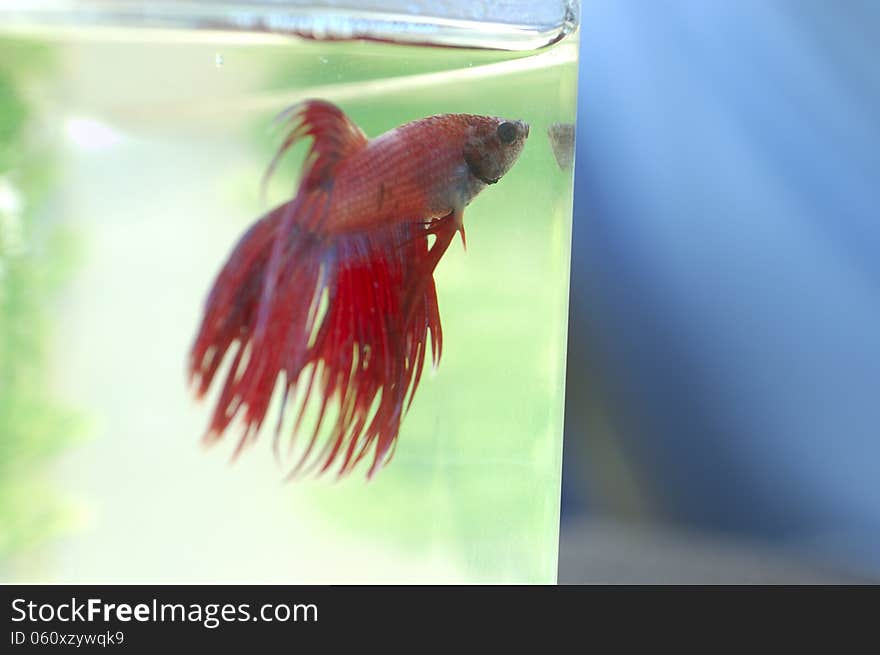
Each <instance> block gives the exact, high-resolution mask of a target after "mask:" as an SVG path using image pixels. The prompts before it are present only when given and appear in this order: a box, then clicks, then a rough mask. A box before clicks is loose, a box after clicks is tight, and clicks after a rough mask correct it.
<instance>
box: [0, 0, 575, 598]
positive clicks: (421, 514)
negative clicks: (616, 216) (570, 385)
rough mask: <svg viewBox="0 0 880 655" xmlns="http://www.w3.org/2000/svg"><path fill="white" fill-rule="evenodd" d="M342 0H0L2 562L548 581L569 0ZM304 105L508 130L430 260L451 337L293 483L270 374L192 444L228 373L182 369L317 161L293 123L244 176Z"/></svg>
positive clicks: (558, 385) (85, 568) (76, 576)
mask: <svg viewBox="0 0 880 655" xmlns="http://www.w3.org/2000/svg"><path fill="white" fill-rule="evenodd" d="M344 4H345V3H340V2H328V3H325V4H323V5H322V4H321V3H316V2H312V3H300V2H280V1H278V2H262V3H247V2H236V3H222V2H220V3H218V2H170V1H167V2H151V3H148V2H125V1H120V2H66V3H65V2H52V3H41V2H0V452H2V457H0V580H3V581H7V582H9V581H34V582H129V583H138V582H139V583H162V582H253V583H341V582H351V583H358V582H388V583H392V582H397V583H400V582H403V583H407V582H413V583H422V582H441V583H445V582H503V583H507V582H542V583H548V582H555V579H556V562H557V542H558V529H559V505H560V476H561V455H562V413H563V397H564V374H565V370H564V366H565V348H566V327H567V311H568V276H569V248H570V227H571V201H572V153H573V124H574V121H575V100H576V82H577V79H576V78H577V53H578V44H577V39H578V30H577V7H576V6H575V5H573V4H572V3H570V2H558V3H553V2H550V3H539V2H534V3H529V2H520V3H517V2H505V3H497V5H499V7H497V9H496V10H495V14H496V15H493V9H492V7H489V8H488V9H487V8H486V6H484V5H492V3H425V6H426V7H427V9H423V8H421V7H420V6H419V4H420V3H412V2H407V3H403V2H399V3H395V2H378V1H377V2H372V3H370V2H366V3H360V4H359V3H350V4H352V5H355V4H358V5H359V8H358V9H357V10H356V11H352V10H348V9H346V8H345V7H344V6H343V5H344ZM472 4H475V5H479V7H477V8H474V7H472V6H471V5H472ZM464 7H467V8H464ZM306 99H320V100H323V101H327V102H329V103H333V104H334V105H336V106H338V107H339V108H340V109H341V110H342V112H344V114H345V115H346V116H348V118H349V119H350V121H351V122H352V123H353V124H355V125H357V126H359V127H360V128H361V129H362V130H363V132H364V133H365V135H366V137H368V138H370V139H372V138H374V137H377V136H379V135H381V134H383V133H385V132H387V131H388V130H391V129H392V128H395V127H397V126H400V125H402V124H404V123H408V122H410V121H414V120H417V119H421V118H424V117H427V116H433V115H438V114H458V113H462V114H473V115H479V116H490V117H502V118H503V119H504V120H506V121H523V122H524V123H527V124H528V125H529V128H528V132H527V135H528V138H527V139H526V141H525V146H524V148H523V150H522V152H521V154H520V156H519V158H518V160H517V161H516V162H515V163H514V164H513V165H512V167H510V170H509V171H507V172H506V174H504V175H503V177H502V178H501V179H500V180H498V181H497V184H491V185H489V184H486V185H485V188H483V189H482V191H481V192H480V193H479V195H478V196H476V197H475V198H474V199H473V201H472V202H470V204H468V205H467V206H466V207H465V208H464V212H463V220H464V226H465V227H466V229H467V247H466V249H465V248H464V247H463V246H462V240H461V239H460V238H458V235H457V234H456V238H455V239H454V240H453V241H452V243H451V244H450V245H449V247H448V250H447V251H446V252H445V254H444V255H443V256H442V258H441V259H440V260H439V263H437V265H436V269H435V270H434V274H433V280H434V284H435V287H436V296H437V304H438V308H439V317H440V320H441V321H442V331H443V332H442V334H443V345H442V358H441V359H440V361H439V363H438V364H437V365H436V366H433V365H432V362H431V352H430V344H429V345H428V357H427V360H426V362H425V365H424V371H423V373H422V376H421V382H420V384H419V386H418V389H417V391H416V392H415V393H414V394H413V395H412V403H411V405H410V407H409V409H408V411H407V412H406V414H405V416H404V417H403V419H402V422H401V424H400V430H399V435H397V440H396V445H395V447H394V451H393V457H392V458H391V459H390V460H389V461H388V462H387V463H386V465H384V466H382V467H380V468H378V470H376V471H375V473H374V474H373V475H371V476H368V473H369V471H370V463H371V457H369V456H368V457H366V458H365V459H364V461H362V462H360V463H359V464H358V465H357V466H355V467H354V468H353V470H351V471H350V472H348V473H347V474H346V475H343V476H339V475H336V474H335V473H334V471H333V470H329V471H327V472H326V473H324V474H323V475H301V476H298V477H296V478H295V479H288V476H286V475H285V473H286V469H285V466H284V462H283V457H281V458H280V460H282V461H280V460H279V457H278V453H277V449H276V448H273V434H272V433H273V431H274V423H275V421H276V419H275V417H276V416H277V415H278V412H279V408H280V407H281V405H282V403H283V399H282V397H281V387H282V386H283V385H282V382H281V380H280V379H279V382H278V388H277V389H275V392H276V393H275V395H274V396H273V400H272V404H271V407H270V408H269V414H268V416H267V417H266V420H265V422H264V425H263V426H262V430H261V431H260V432H259V433H258V434H257V435H255V436H254V438H252V439H249V440H248V442H247V443H246V444H245V447H244V448H242V449H241V452H240V453H238V456H235V455H236V452H237V450H238V446H239V445H240V442H239V436H240V434H241V431H240V430H238V432H236V430H237V426H236V424H235V423H234V422H233V424H232V425H231V426H230V427H229V428H228V430H227V431H226V433H225V434H224V436H223V437H222V438H221V439H219V440H217V443H215V444H213V445H211V446H210V447H206V446H205V445H204V442H203V440H202V436H203V435H204V434H205V430H206V427H207V426H208V424H209V422H210V419H211V415H212V412H213V409H214V406H215V404H216V402H217V396H218V393H219V392H220V388H219V385H218V384H215V385H214V386H213V387H211V389H210V390H209V392H208V394H207V397H206V398H204V399H202V400H197V399H196V397H195V395H194V393H193V388H192V385H191V384H190V380H189V374H188V366H189V357H190V349H191V347H192V346H193V340H194V338H195V335H196V333H197V331H198V329H199V325H200V321H201V319H202V315H203V311H204V310H205V307H206V299H207V298H208V293H209V291H210V290H211V287H212V284H213V283H214V280H215V278H216V276H217V275H218V272H219V271H220V270H221V268H222V267H223V265H224V262H226V261H227V259H228V257H229V255H230V252H231V251H232V249H233V248H234V247H235V244H236V243H237V242H238V240H239V239H240V238H241V237H242V234H244V233H245V232H246V231H247V230H248V229H249V228H250V226H251V225H253V224H254V222H255V221H256V220H257V219H258V218H259V217H260V216H261V215H264V214H266V212H267V211H270V210H271V209H272V208H273V207H275V206H277V205H279V204H283V203H287V202H289V201H291V200H292V198H294V197H295V196H296V195H297V193H298V189H300V188H301V187H300V180H301V179H303V178H304V176H305V175H306V174H307V173H308V170H307V169H304V167H303V162H304V161H306V153H307V149H308V147H309V141H308V139H305V140H304V141H303V142H302V143H299V144H297V145H296V146H295V147H294V148H292V149H291V150H290V151H289V152H288V153H286V154H285V155H284V157H283V158H282V159H281V163H280V164H279V166H278V168H277V170H276V171H275V173H274V175H273V176H272V178H271V180H270V181H269V183H268V184H267V186H266V188H265V189H261V181H262V179H263V175H264V172H265V171H266V169H267V166H268V165H269V163H270V161H271V160H272V158H273V156H274V155H275V153H276V151H277V150H278V147H279V144H280V143H281V142H283V140H284V138H285V137H286V136H287V134H288V132H287V128H288V124H287V123H285V122H284V120H282V121H281V122H279V121H278V120H276V117H277V116H278V115H279V113H280V112H282V111H283V110H284V109H285V108H287V107H290V106H292V105H296V103H299V102H302V101H304V100H306ZM499 134H500V131H499ZM436 147H437V149H438V152H439V151H440V150H442V149H443V147H444V144H443V143H438V144H436ZM309 161H311V160H309ZM309 165H310V164H309V163H307V164H306V166H309ZM381 166H382V162H381V161H378V160H377V162H376V167H377V170H378V169H381ZM468 166H470V164H468ZM395 181H396V180H395V179H391V180H389V184H393V183H394V182H395ZM489 181H490V182H494V180H489ZM340 186H341V185H340ZM412 218H413V219H428V218H430V217H429V216H414V217H412ZM327 238H328V239H330V237H327ZM425 238H426V239H427V241H428V243H431V242H433V241H434V239H435V237H433V236H432V237H425ZM436 238H438V239H439V237H436ZM331 302H332V300H331ZM325 311H326V308H325ZM312 338H314V337H312ZM407 361H408V362H409V360H407ZM409 363H411V362H409ZM224 366H227V367H228V366H230V364H229V362H228V361H226V362H224ZM298 386H299V387H301V386H302V384H299V385H298ZM386 386H387V385H386ZM294 391H296V390H294ZM300 391H301V389H300ZM386 392H387V391H386ZM338 401H339V398H338V397H336V396H333V397H331V398H329V399H328V402H329V404H330V405H331V406H332V405H333V404H334V403H338ZM314 420H315V417H314V415H313V412H311V413H310V412H306V416H305V419H304V422H305V423H308V422H309V421H314ZM307 429H308V428H304V427H303V426H298V427H296V428H292V427H290V426H289V425H287V424H285V425H284V426H283V427H282V430H281V437H280V444H281V450H282V451H283V450H284V448H285V444H286V443H287V442H288V440H289V439H290V435H291V434H293V433H296V432H297V431H303V430H307ZM252 436H253V435H252ZM321 438H327V437H326V436H323V437H321ZM319 446H320V444H319Z"/></svg>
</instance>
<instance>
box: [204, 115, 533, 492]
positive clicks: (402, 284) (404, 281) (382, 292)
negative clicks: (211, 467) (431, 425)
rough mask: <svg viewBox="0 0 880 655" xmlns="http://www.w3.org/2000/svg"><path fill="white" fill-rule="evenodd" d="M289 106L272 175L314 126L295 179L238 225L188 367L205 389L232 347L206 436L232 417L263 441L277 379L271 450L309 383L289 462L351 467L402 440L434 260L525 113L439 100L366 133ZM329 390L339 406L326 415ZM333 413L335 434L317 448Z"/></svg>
mask: <svg viewBox="0 0 880 655" xmlns="http://www.w3.org/2000/svg"><path fill="white" fill-rule="evenodd" d="M284 116H285V118H287V119H288V120H289V121H290V124H291V131H290V133H289V135H288V136H287V138H286V139H285V141H284V143H283V144H282V146H281V148H280V150H279V152H278V154H277V155H276V157H275V159H274V160H273V161H272V163H271V164H270V167H269V171H268V174H271V172H272V171H273V170H274V168H275V166H276V165H277V163H278V161H279V160H280V158H281V156H283V154H284V153H285V152H286V151H287V150H288V149H289V148H290V147H291V146H292V145H293V144H294V143H295V142H296V141H297V140H299V139H302V138H305V137H312V139H313V141H312V146H311V149H310V151H309V153H308V155H307V159H306V164H305V167H304V174H303V176H302V179H301V180H300V184H299V188H298V191H297V193H296V195H295V196H294V198H293V199H291V200H290V201H289V202H287V203H284V204H283V205H280V206H279V207H276V208H275V209H273V210H272V211H270V212H269V213H268V214H266V215H265V216H264V217H262V218H261V219H260V220H259V221H257V222H256V223H255V224H254V225H253V226H252V227H251V228H250V229H249V230H248V231H247V232H246V233H245V234H244V235H243V236H242V238H241V239H240V240H239V242H238V244H237V245H236V247H235V248H234V249H233V252H232V254H231V255H230V257H229V259H228V260H227V262H226V264H225V265H224V266H223V268H222V269H221V271H220V273H219V275H218V277H217V280H216V281H215V283H214V286H213V288H212V290H211V292H210V294H209V296H208V299H207V301H206V303H205V312H204V317H203V319H202V323H201V325H200V327H199V331H198V334H197V335H196V339H195V342H194V344H193V347H192V350H191V354H190V375H191V378H192V380H193V381H194V382H195V390H196V394H197V395H198V396H199V397H201V396H204V395H205V394H206V393H207V391H208V389H209V387H210V386H211V384H212V382H213V380H214V379H215V377H216V376H217V373H218V371H219V368H220V364H221V362H222V360H223V358H224V357H225V356H226V355H227V353H230V357H231V364H230V367H229V369H228V370H227V372H226V376H225V379H224V380H223V381H222V383H221V391H220V395H219V398H218V400H217V405H216V408H215V411H214V415H213V417H212V419H211V423H210V426H209V429H208V432H207V435H206V439H207V440H208V441H209V442H211V441H216V440H217V439H219V438H220V437H221V436H222V435H223V434H224V432H225V431H226V430H227V429H228V428H229V426H230V425H231V424H232V422H233V421H234V420H235V419H237V418H238V419H240V420H242V422H243V425H244V428H243V433H242V437H241V439H240V441H239V449H240V448H241V447H242V446H244V445H245V444H247V443H248V442H250V441H252V440H253V439H255V438H256V435H257V433H258V432H259V430H260V428H261V426H262V423H263V421H264V419H265V416H266V413H267V411H268V407H269V402H270V400H271V397H272V394H273V392H274V390H275V387H276V386H277V384H278V380H279V378H281V379H282V380H283V385H284V399H283V402H282V415H281V417H280V418H279V421H278V424H277V426H276V429H275V446H276V452H278V444H279V434H280V432H281V426H282V419H283V416H284V407H285V406H286V405H287V401H288V399H289V398H291V397H293V395H295V392H297V391H301V390H303V389H304V390H305V391H304V395H303V401H302V402H301V404H300V406H299V408H298V411H297V416H296V420H295V423H294V427H293V432H294V434H293V435H292V436H291V443H293V437H295V436H296V433H297V432H298V431H299V430H300V427H301V422H302V420H303V417H304V411H305V407H306V405H307V403H308V401H309V399H310V398H311V397H312V395H313V394H314V395H316V397H317V398H318V403H319V410H318V418H317V422H316V424H315V426H314V427H313V429H312V430H311V436H310V439H309V441H308V443H307V444H306V445H305V447H304V450H303V452H302V453H301V454H300V456H299V458H298V462H297V463H296V465H295V466H294V467H293V468H292V470H291V474H297V473H300V472H302V471H304V470H307V469H312V468H316V467H317V468H319V470H320V471H325V470H327V469H328V468H329V467H330V466H332V465H333V464H334V463H336V462H340V461H341V463H340V467H339V474H340V475H342V474H345V473H347V472H349V471H350V470H351V469H352V468H353V467H354V466H355V465H356V464H357V463H358V462H359V461H360V460H361V459H363V458H364V457H365V456H366V455H367V454H368V453H371V452H372V454H373V462H372V465H371V466H370V469H369V472H368V475H372V474H373V473H374V472H375V471H376V470H377V469H378V468H379V467H380V466H381V465H383V464H384V463H386V462H387V461H388V458H390V456H391V453H392V452H393V450H392V449H393V446H394V444H395V443H396V439H397V435H398V433H399V430H400V422H401V420H402V418H403V414H404V413H405V411H406V408H407V407H408V406H409V403H411V402H412V398H413V394H414V393H415V390H416V388H417V386H418V383H419V379H420V377H421V373H422V370H423V366H424V360H425V356H426V353H427V349H428V345H429V344H430V347H431V353H432V358H433V362H434V364H435V365H436V364H437V363H438V362H439V358H440V353H441V349H442V330H441V326H440V316H439V309H438V305H437V294H436V289H435V286H434V280H433V273H434V269H435V267H436V265H437V262H438V261H439V260H440V258H441V257H442V255H443V253H444V252H445V251H446V249H447V248H448V247H449V244H450V243H451V241H452V239H453V237H454V235H455V233H456V232H460V233H461V235H462V239H464V225H463V211H464V208H465V207H466V206H467V204H468V203H470V201H471V200H473V198H474V197H475V196H476V195H477V194H478V193H479V192H480V191H482V190H483V189H484V188H485V187H486V186H488V185H490V184H494V183H495V182H497V181H498V180H499V179H500V178H501V176H503V175H504V173H506V172H507V170H508V169H509V168H510V167H511V166H512V165H513V163H514V162H515V161H516V159H517V157H518V156H519V154H520V152H521V150H522V148H523V145H524V143H525V139H526V138H527V136H528V125H526V124H525V123H522V122H521V121H505V120H503V119H500V118H494V117H486V116H476V115H469V114H445V115H440V116H432V117H428V118H424V119H421V120H418V121H414V122H412V123H407V124H406V125H403V126H400V127H398V128H395V129H393V130H391V131H389V132H386V133H385V134H383V135H381V136H379V137H376V138H375V139H373V140H369V139H367V137H366V135H365V134H364V133H363V131H362V130H361V129H360V128H359V127H357V126H356V125H355V124H354V123H352V122H351V121H350V120H349V119H348V117H347V116H345V114H344V113H343V112H342V111H341V110H340V109H339V108H337V107H335V106H334V105H332V104H330V103H327V102H323V101H317V100H313V101H307V102H305V103H303V104H301V105H298V106H296V107H294V108H292V109H291V110H288V112H285V114H284ZM429 237H433V240H431V239H430V238H429ZM431 241H432V242H431ZM332 399H336V401H337V411H336V416H335V417H334V418H328V416H329V414H328V407H329V405H330V402H331V400H332ZM325 420H327V421H328V422H329V423H330V425H329V427H328V428H327V431H328V432H329V436H328V438H327V439H326V440H325V443H324V445H323V448H322V449H321V450H320V451H319V452H315V450H314V449H315V447H316V445H317V442H318V435H319V433H320V431H321V428H322V425H323V423H324V421H325ZM236 452H238V451H236Z"/></svg>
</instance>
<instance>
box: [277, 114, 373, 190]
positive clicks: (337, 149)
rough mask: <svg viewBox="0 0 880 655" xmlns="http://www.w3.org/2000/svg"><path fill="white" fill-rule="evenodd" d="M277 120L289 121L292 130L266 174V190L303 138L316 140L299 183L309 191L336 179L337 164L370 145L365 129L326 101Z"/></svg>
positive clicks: (303, 188)
mask: <svg viewBox="0 0 880 655" xmlns="http://www.w3.org/2000/svg"><path fill="white" fill-rule="evenodd" d="M276 121H278V122H288V123H289V124H290V125H291V130H290V132H289V133H288V135H287V137H285V139H284V141H283V142H282V144H281V146H280V147H279V148H278V152H276V153H275V156H274V157H273V158H272V161H271V163H270V164H269V167H268V168H267V169H266V173H265V174H264V175H263V182H262V187H263V189H265V187H266V184H267V183H268V182H269V178H270V177H272V173H274V172H275V168H276V167H277V166H278V162H280V161H281V158H282V157H283V156H284V153H286V152H287V151H288V150H290V148H291V147H293V145H294V144H295V143H296V142H297V141H299V140H300V139H302V138H305V137H307V136H310V137H312V138H313V139H314V140H313V141H312V147H311V148H310V149H309V154H308V156H307V157H306V160H305V164H304V166H303V171H305V172H306V174H305V177H304V178H303V180H302V181H301V183H300V189H301V190H305V191H307V192H308V191H312V190H313V189H316V188H318V187H321V186H324V185H326V184H327V183H328V182H329V181H330V180H331V179H332V178H333V172H334V169H335V167H336V164H337V163H338V162H339V161H340V160H341V159H343V158H345V157H348V156H349V155H351V154H353V153H355V152H357V151H358V150H360V149H361V148H363V147H364V146H366V145H367V142H368V139H367V136H366V135H365V134H364V132H363V130H361V128H359V127H358V126H357V125H355V124H354V123H353V122H352V121H351V120H350V119H349V118H348V116H346V115H345V114H344V113H343V111H342V110H341V109H340V108H339V107H337V106H336V105H334V104H332V103H329V102H326V101H324V100H304V101H303V102H300V103H297V104H295V105H293V106H291V107H288V108H287V109H285V110H284V111H283V112H281V113H280V114H279V115H278V117H277V118H276Z"/></svg>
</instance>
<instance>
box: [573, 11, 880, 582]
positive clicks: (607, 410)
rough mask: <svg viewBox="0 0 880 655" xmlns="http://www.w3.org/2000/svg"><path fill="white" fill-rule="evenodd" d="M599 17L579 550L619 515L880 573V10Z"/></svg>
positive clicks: (586, 196) (588, 173)
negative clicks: (585, 531)
mask: <svg viewBox="0 0 880 655" xmlns="http://www.w3.org/2000/svg"><path fill="white" fill-rule="evenodd" d="M582 12H583V23H582V25H583V27H582V34H581V39H582V52H581V73H580V75H581V77H580V98H579V123H578V141H577V168H576V193H575V224H574V243H573V250H572V282H571V283H572V287H571V326H570V341H569V377H568V390H567V393H568V402H567V418H566V422H567V424H566V446H565V447H566V453H565V470H564V493H563V521H564V522H563V539H562V547H561V548H562V555H563V562H565V561H571V559H572V552H573V550H575V549H576V548H578V547H579V546H578V543H579V542H577V540H576V539H575V538H574V535H576V534H580V533H578V530H579V529H580V527H579V526H582V525H584V522H585V521H593V522H595V521H601V522H605V523H607V522H608V521H612V522H614V523H615V524H627V525H638V526H642V527H643V528H644V529H643V530H642V532H640V534H650V533H651V531H652V530H662V531H663V532H664V534H670V533H673V532H674V533H679V532H681V533H682V534H688V535H695V534H698V535H706V534H709V535H712V540H713V542H712V543H722V542H724V543H726V542H728V541H730V540H732V541H735V542H736V543H748V544H750V546H754V545H755V544H758V547H759V548H761V549H767V552H770V551H772V552H773V553H775V554H782V555H783V556H784V557H786V558H788V557H790V558H797V559H798V560H799V561H809V562H811V563H815V564H816V565H818V566H820V567H826V568H827V569H828V570H830V571H835V572H838V573H845V574H846V575H853V576H856V577H859V578H865V579H880V216H878V205H880V3H878V2H877V1H876V0H847V2H844V3H831V2H826V1H824V0H738V2H735V3H727V2H720V1H714V2H713V1H706V0H666V1H663V2H645V1H644V0H585V1H584V2H583V3H582ZM701 538H702V537H701ZM573 544H574V545H573ZM581 545H582V544H581ZM566 558H567V559H566ZM569 568H570V567H569ZM569 573H570V571H568V569H566V567H565V566H564V565H563V566H562V568H561V570H560V580H561V581H565V579H566V576H567V575H569ZM574 577H576V576H574ZM770 577H771V578H772V576H770Z"/></svg>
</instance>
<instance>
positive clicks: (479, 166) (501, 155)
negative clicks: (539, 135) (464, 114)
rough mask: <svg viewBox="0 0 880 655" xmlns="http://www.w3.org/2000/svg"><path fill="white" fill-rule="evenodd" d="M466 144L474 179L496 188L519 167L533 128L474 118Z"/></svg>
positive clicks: (468, 160)
mask: <svg viewBox="0 0 880 655" xmlns="http://www.w3.org/2000/svg"><path fill="white" fill-rule="evenodd" d="M470 118H471V120H470V121H469V122H470V125H469V126H468V130H467V133H466V135H465V142H464V160H465V162H466V163H467V167H468V170H469V172H470V174H471V175H473V176H474V177H475V178H476V179H478V180H480V181H481V182H483V183H484V184H495V183H496V182H497V181H498V180H500V179H501V178H502V177H503V176H504V174H505V173H507V171H509V170H510V168H511V166H513V165H514V163H516V160H517V158H519V155H520V153H521V152H522V149H523V147H524V146H525V144H526V139H527V138H528V136H529V125H528V123H524V122H523V121H511V120H506V119H504V118H495V117H489V116H472V117H470Z"/></svg>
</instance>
